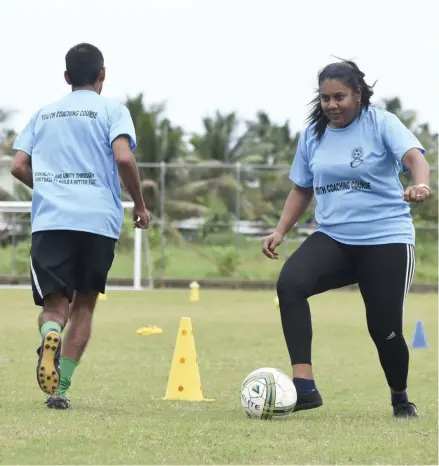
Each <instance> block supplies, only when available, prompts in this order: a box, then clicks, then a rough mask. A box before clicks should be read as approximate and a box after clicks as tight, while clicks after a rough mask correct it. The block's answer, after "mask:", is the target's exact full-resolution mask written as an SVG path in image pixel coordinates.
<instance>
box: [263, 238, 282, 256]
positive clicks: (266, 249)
mask: <svg viewBox="0 0 439 466" xmlns="http://www.w3.org/2000/svg"><path fill="white" fill-rule="evenodd" d="M283 239H284V237H283V235H281V234H280V233H279V232H277V231H274V232H273V233H271V235H268V236H266V237H265V238H264V239H263V240H262V252H263V253H264V254H265V255H266V256H267V257H268V258H269V259H279V254H278V253H277V252H275V249H276V247H277V246H279V244H280V243H282V240H283Z"/></svg>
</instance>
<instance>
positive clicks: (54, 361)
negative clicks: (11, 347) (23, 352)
mask: <svg viewBox="0 0 439 466" xmlns="http://www.w3.org/2000/svg"><path fill="white" fill-rule="evenodd" d="M37 354H38V364H37V381H38V385H39V386H40V388H41V390H42V391H43V392H44V393H45V394H46V395H51V394H52V393H54V392H55V391H56V390H57V389H58V385H59V381H60V378H61V367H60V357H61V335H60V334H59V333H58V332H57V331H56V330H49V331H48V332H47V333H46V335H44V338H43V340H42V342H41V346H40V347H39V348H38V349H37Z"/></svg>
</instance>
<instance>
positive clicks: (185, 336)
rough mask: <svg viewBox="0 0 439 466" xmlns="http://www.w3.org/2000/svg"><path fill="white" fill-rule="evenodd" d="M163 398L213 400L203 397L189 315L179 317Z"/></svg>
mask: <svg viewBox="0 0 439 466" xmlns="http://www.w3.org/2000/svg"><path fill="white" fill-rule="evenodd" d="M164 400H185V401H215V400H213V399H206V398H203V391H202V388H201V379H200V372H199V369H198V361H197V353H196V350H195V339H194V334H193V330H192V322H191V319H190V318H189V317H182V318H181V319H180V328H179V329H178V334H177V342H176V345H175V350H174V356H173V359H172V364H171V370H170V373H169V379H168V386H167V388H166V395H165V398H164Z"/></svg>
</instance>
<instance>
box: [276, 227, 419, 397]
mask: <svg viewBox="0 0 439 466" xmlns="http://www.w3.org/2000/svg"><path fill="white" fill-rule="evenodd" d="M414 268H415V255H414V248H413V246H412V245H407V244H400V243H395V244H383V245H376V246H351V245H346V244H342V243H339V242H337V241H335V240H333V239H332V238H330V237H329V236H327V235H325V234H323V233H320V232H315V233H313V234H312V235H311V236H309V237H308V238H307V239H306V240H305V241H304V242H303V243H302V244H301V245H300V247H299V248H298V249H297V250H296V251H295V252H294V254H292V256H291V257H290V258H289V259H288V260H287V261H286V262H285V264H284V266H283V268H282V270H281V272H280V275H279V279H278V282H277V294H278V297H279V306H280V312H281V320H282V327H283V331H284V335H285V340H286V344H287V347H288V351H289V354H290V359H291V363H292V364H293V365H294V364H311V340H312V326H311V314H310V309H309V304H308V301H307V299H308V298H309V297H310V296H313V295H316V294H319V293H323V292H324V291H327V290H331V289H336V288H341V287H343V286H347V285H352V284H355V283H358V286H359V288H360V291H361V295H362V297H363V300H364V303H365V306H366V318H367V326H368V330H369V333H370V336H371V337H372V339H373V341H374V343H375V346H376V348H377V350H378V355H379V359H380V362H381V366H382V368H383V370H384V373H385V375H386V379H387V383H388V384H389V387H390V388H392V389H393V390H395V391H403V390H405V389H406V386H407V375H408V366H409V352H408V348H407V344H406V342H405V340H404V337H403V313H404V302H405V298H406V296H407V293H408V290H409V289H410V286H411V283H412V279H413V272H414Z"/></svg>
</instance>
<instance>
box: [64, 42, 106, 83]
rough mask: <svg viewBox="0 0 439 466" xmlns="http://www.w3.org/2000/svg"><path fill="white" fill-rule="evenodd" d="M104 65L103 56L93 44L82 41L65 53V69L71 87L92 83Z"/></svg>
mask: <svg viewBox="0 0 439 466" xmlns="http://www.w3.org/2000/svg"><path fill="white" fill-rule="evenodd" d="M103 67H104V56H103V55H102V52H101V51H100V50H99V49H98V48H97V47H95V46H94V45H91V44H87V43H82V44H78V45H75V46H74V47H72V48H71V49H70V50H69V51H68V52H67V54H66V70H67V74H68V75H69V78H70V81H71V82H72V86H73V87H79V86H87V85H92V84H94V83H95V82H96V81H97V79H98V76H99V72H100V71H101V69H102V68H103Z"/></svg>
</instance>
